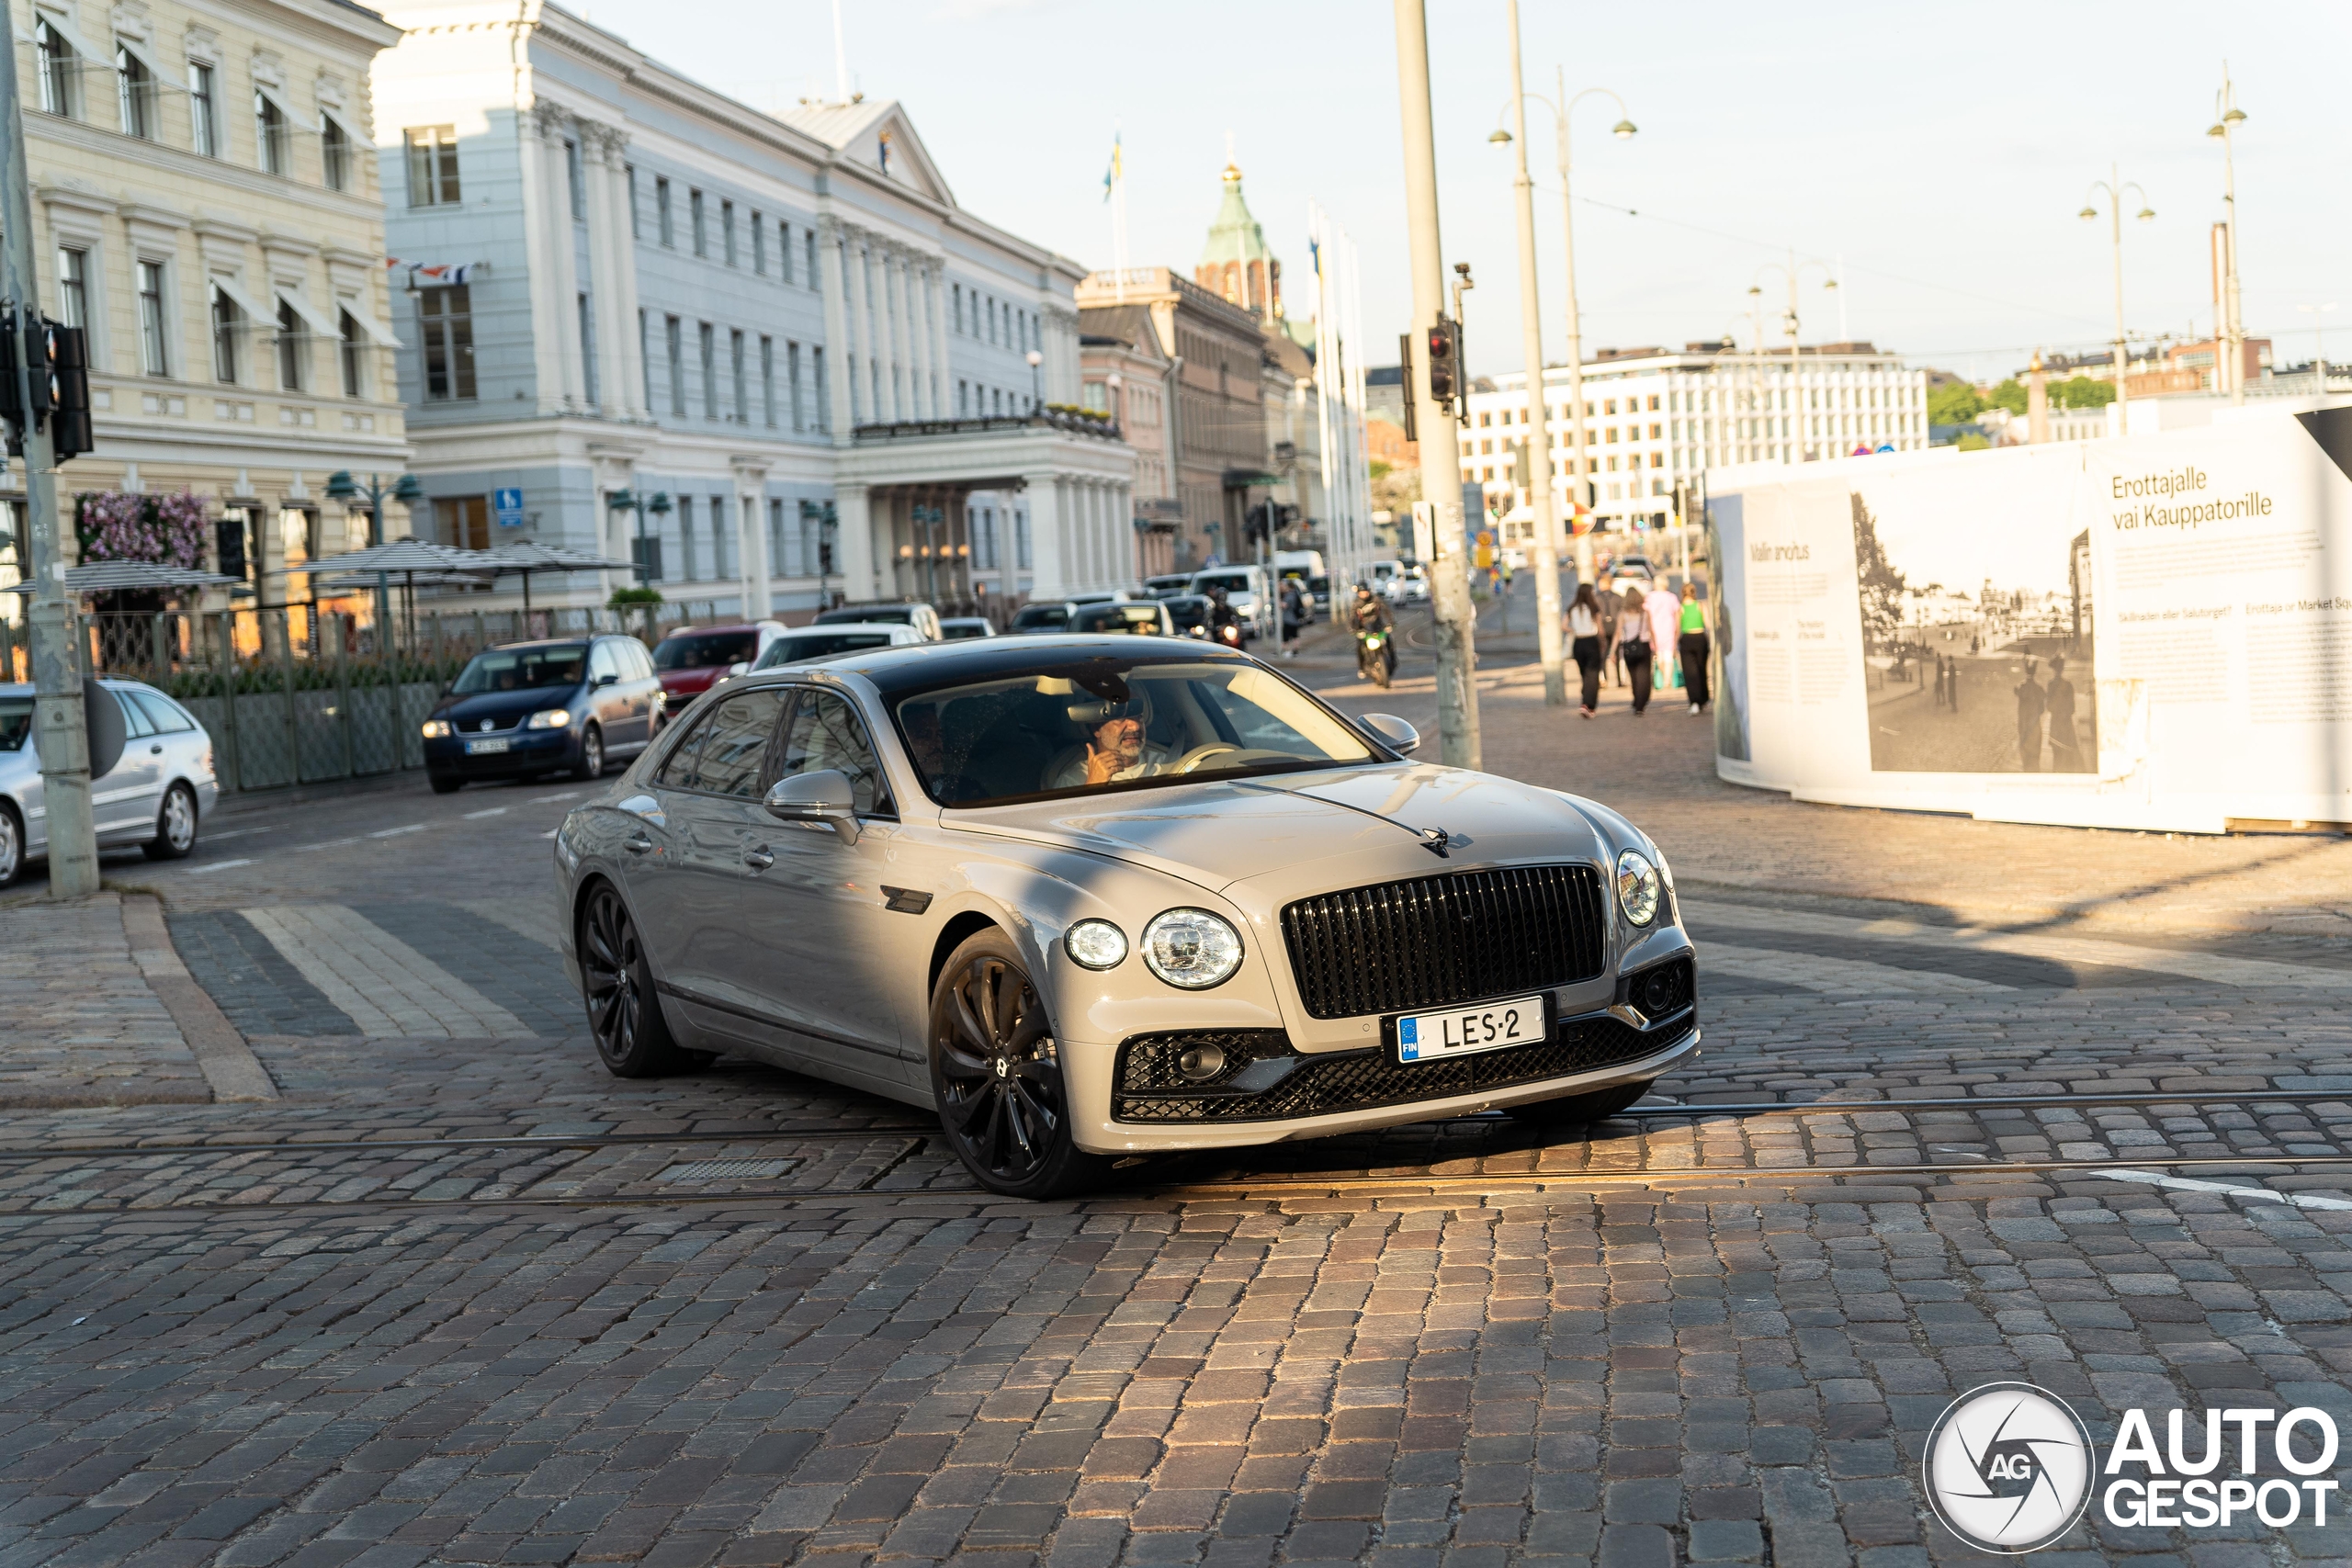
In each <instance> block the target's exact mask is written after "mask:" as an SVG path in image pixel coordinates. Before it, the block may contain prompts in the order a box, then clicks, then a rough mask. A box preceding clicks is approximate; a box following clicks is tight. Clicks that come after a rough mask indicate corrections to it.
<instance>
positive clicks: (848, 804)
mask: <svg viewBox="0 0 2352 1568" xmlns="http://www.w3.org/2000/svg"><path fill="white" fill-rule="evenodd" d="M762 804H763V805H764V806H765V807H767V813H768V815H769V816H771V817H773V818H775V819H776V820H777V821H779V822H825V823H830V824H831V826H832V829H833V831H834V832H836V833H838V834H840V835H841V840H842V843H844V844H854V843H855V842H857V834H858V826H857V794H856V792H855V791H854V789H853V788H852V787H851V786H850V782H849V775H848V774H847V773H842V771H841V770H840V769H838V768H825V769H822V770H820V772H817V773H795V774H794V775H793V776H792V777H790V778H788V779H778V780H776V782H775V787H773V788H771V789H770V790H769V791H768V793H767V799H766V800H765V801H763V803H762Z"/></svg>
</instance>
